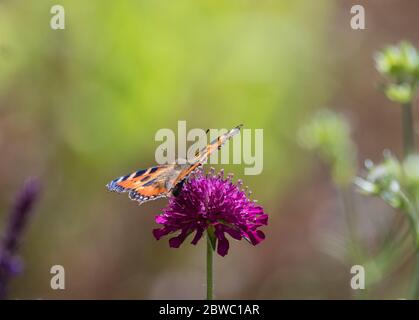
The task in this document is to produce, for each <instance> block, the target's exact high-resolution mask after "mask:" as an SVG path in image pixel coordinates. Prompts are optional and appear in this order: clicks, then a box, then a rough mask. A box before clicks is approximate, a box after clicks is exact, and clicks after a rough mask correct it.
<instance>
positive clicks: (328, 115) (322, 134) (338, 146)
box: [299, 110, 356, 185]
mask: <svg viewBox="0 0 419 320" xmlns="http://www.w3.org/2000/svg"><path fill="white" fill-rule="evenodd" d="M299 141H300V144H301V145H302V146H303V147H305V148H306V149H308V150H312V151H314V152H316V153H317V154H318V155H319V156H320V157H321V158H322V159H323V160H324V161H325V162H327V163H328V164H329V165H331V167H332V175H333V179H334V180H335V182H336V183H337V184H338V185H347V184H349V183H350V182H351V181H352V178H353V176H354V174H355V170H356V163H355V158H356V147H355V145H354V143H353V142H352V140H351V137H350V127H349V124H348V122H347V120H346V119H345V118H344V117H343V116H342V115H340V114H337V113H334V112H332V111H330V110H320V111H318V112H317V113H316V114H315V115H314V116H313V118H312V119H311V120H310V121H309V122H308V123H307V124H306V125H304V126H303V127H302V128H301V129H300V132H299Z"/></svg>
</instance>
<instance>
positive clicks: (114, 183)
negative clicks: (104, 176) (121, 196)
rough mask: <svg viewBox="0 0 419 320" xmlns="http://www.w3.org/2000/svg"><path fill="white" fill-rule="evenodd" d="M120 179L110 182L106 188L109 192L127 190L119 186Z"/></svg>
mask: <svg viewBox="0 0 419 320" xmlns="http://www.w3.org/2000/svg"><path fill="white" fill-rule="evenodd" d="M118 182H119V179H117V180H113V181H111V182H109V183H108V184H107V185H106V187H107V188H108V190H109V191H115V192H124V190H125V188H124V187H121V186H120V185H118Z"/></svg>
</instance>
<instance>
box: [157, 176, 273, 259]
mask: <svg viewBox="0 0 419 320" xmlns="http://www.w3.org/2000/svg"><path fill="white" fill-rule="evenodd" d="M241 186H242V182H241V180H239V181H238V182H237V184H234V183H233V182H232V175H229V176H228V177H227V178H226V179H224V176H223V171H221V172H220V173H219V174H218V175H215V173H214V170H212V172H211V173H210V174H207V175H205V174H203V173H202V172H201V171H199V172H198V173H196V174H195V175H193V176H191V177H190V178H189V180H188V181H187V182H185V183H184V185H183V187H182V190H181V192H180V194H179V195H178V196H177V197H174V196H173V197H171V198H170V199H169V204H168V206H167V207H166V208H165V209H163V214H161V215H158V216H157V217H156V222H157V223H158V224H161V225H163V227H161V228H159V229H154V230H153V234H154V236H155V237H156V239H157V240H159V239H160V238H161V237H163V236H165V235H167V234H171V233H175V232H178V231H179V234H178V235H177V236H175V237H172V238H171V239H170V240H169V244H170V246H171V247H172V248H178V247H179V246H180V245H181V244H182V243H183V241H184V240H185V239H186V237H187V236H188V235H190V234H191V233H193V232H195V235H194V238H193V239H192V242H191V243H192V244H194V245H195V244H197V243H198V241H199V240H200V239H201V237H202V235H203V233H204V232H205V231H207V230H208V231H209V234H210V236H211V235H212V236H213V239H214V246H215V242H218V245H217V252H218V254H219V255H221V256H225V255H226V254H227V253H228V249H229V242H228V240H227V238H226V236H225V234H226V233H227V234H229V235H230V236H231V237H232V238H234V239H236V240H241V239H246V240H248V241H249V242H250V243H251V244H253V245H257V244H258V243H259V242H261V241H262V240H263V239H264V238H265V235H264V233H263V232H262V231H260V230H258V228H259V227H261V226H262V225H267V223H268V215H267V214H265V213H264V212H263V208H262V207H260V206H258V205H256V204H255V202H253V201H251V200H249V199H248V197H247V192H246V190H242V189H241ZM249 194H250V192H249Z"/></svg>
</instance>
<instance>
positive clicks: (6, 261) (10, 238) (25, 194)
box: [0, 179, 39, 299]
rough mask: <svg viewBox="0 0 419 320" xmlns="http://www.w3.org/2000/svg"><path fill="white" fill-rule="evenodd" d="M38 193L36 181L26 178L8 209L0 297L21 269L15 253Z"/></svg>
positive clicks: (1, 247)
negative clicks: (11, 206) (10, 208)
mask: <svg viewBox="0 0 419 320" xmlns="http://www.w3.org/2000/svg"><path fill="white" fill-rule="evenodd" d="M38 194H39V183H38V181H37V180H35V179H28V180H26V182H25V183H24V185H23V187H22V190H21V191H20V193H19V194H18V195H17V197H16V200H15V204H14V206H13V208H12V210H11V211H10V215H9V221H8V223H7V227H6V231H5V234H4V237H3V238H2V239H1V240H2V241H1V242H0V299H2V298H5V296H6V290H7V284H8V282H9V280H10V278H11V277H13V276H15V275H17V274H19V273H20V272H21V271H22V267H23V266H22V262H21V260H20V258H19V257H18V256H17V255H16V253H17V249H18V247H19V243H20V241H21V238H22V236H23V231H24V229H25V226H26V224H27V221H28V218H29V216H30V213H31V211H32V208H33V205H34V203H35V201H36V199H37V197H38Z"/></svg>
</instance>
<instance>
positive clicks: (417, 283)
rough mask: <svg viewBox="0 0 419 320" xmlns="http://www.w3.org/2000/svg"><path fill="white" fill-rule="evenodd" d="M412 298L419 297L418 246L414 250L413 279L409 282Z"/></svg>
mask: <svg viewBox="0 0 419 320" xmlns="http://www.w3.org/2000/svg"><path fill="white" fill-rule="evenodd" d="M411 286H412V287H411V296H412V299H419V248H418V247H416V250H415V265H414V269H413V279H412V284H411Z"/></svg>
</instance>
